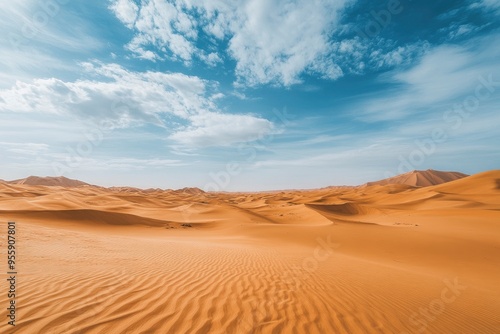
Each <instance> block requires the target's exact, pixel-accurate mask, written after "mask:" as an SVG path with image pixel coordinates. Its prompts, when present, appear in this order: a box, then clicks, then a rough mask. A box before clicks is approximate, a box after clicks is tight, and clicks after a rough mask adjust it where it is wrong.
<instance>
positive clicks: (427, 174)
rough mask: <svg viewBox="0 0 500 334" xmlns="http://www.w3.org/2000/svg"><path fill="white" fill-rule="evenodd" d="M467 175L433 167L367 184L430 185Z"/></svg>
mask: <svg viewBox="0 0 500 334" xmlns="http://www.w3.org/2000/svg"><path fill="white" fill-rule="evenodd" d="M466 176H468V175H467V174H463V173H458V172H442V171H437V170H432V169H428V170H414V171H411V172H408V173H405V174H401V175H397V176H394V177H390V178H387V179H384V180H380V181H376V182H368V183H367V184H366V185H367V186H372V185H386V184H406V185H409V186H414V187H428V186H434V185H437V184H441V183H446V182H450V181H454V180H458V179H461V178H464V177H466Z"/></svg>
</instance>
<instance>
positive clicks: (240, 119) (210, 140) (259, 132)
mask: <svg viewBox="0 0 500 334" xmlns="http://www.w3.org/2000/svg"><path fill="white" fill-rule="evenodd" d="M191 122H192V123H191V125H190V126H189V127H187V128H186V129H184V130H182V131H179V132H177V133H175V134H173V135H172V136H170V138H172V139H174V140H176V141H178V142H179V143H181V144H184V145H186V146H195V147H199V146H227V145H228V144H231V143H233V142H235V141H236V142H252V141H255V140H258V139H260V138H262V137H264V136H266V135H269V134H271V133H273V132H274V131H275V129H274V125H273V123H271V122H270V121H268V120H266V119H262V118H257V117H254V116H249V115H231V114H221V113H214V112H210V113H205V114H200V115H196V116H193V117H192V118H191Z"/></svg>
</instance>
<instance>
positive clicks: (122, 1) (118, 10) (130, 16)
mask: <svg viewBox="0 0 500 334" xmlns="http://www.w3.org/2000/svg"><path fill="white" fill-rule="evenodd" d="M110 9H111V10H112V11H113V12H114V13H115V14H116V17H117V18H118V19H119V20H120V21H122V22H123V23H124V24H125V25H126V26H127V27H128V28H132V27H133V26H134V23H135V20H136V19H137V14H138V11H139V7H137V5H136V4H135V2H133V1H131V0H117V1H116V2H114V3H112V4H111V6H110Z"/></svg>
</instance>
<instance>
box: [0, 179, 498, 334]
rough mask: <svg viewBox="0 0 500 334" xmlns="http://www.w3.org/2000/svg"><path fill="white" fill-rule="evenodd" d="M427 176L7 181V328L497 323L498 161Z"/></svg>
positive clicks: (3, 188) (417, 327)
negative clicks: (305, 185) (301, 187)
mask: <svg viewBox="0 0 500 334" xmlns="http://www.w3.org/2000/svg"><path fill="white" fill-rule="evenodd" d="M431 174H432V175H433V176H432V177H431V176H429V175H430V174H427V176H426V178H424V179H422V178H420V177H415V178H411V177H409V176H408V175H407V176H401V178H400V180H403V181H402V182H401V183H402V184H381V183H373V184H370V185H366V186H363V187H339V188H335V187H331V188H324V189H319V190H311V191H277V192H266V193H234V194H232V193H205V192H203V191H201V190H199V189H196V188H186V189H181V190H177V191H175V190H161V189H149V190H140V189H134V188H126V187H120V188H109V189H107V188H101V187H95V186H89V185H86V186H84V187H80V186H76V187H75V186H71V185H69V184H68V183H64V182H63V180H61V181H60V182H59V181H57V182H55V183H54V182H52V181H51V182H49V183H50V185H48V186H47V185H43V184H42V183H43V181H40V180H38V181H37V183H38V184H35V185H30V184H28V183H0V219H1V220H2V221H3V222H6V221H10V220H15V221H16V222H17V233H18V234H17V236H18V247H19V260H18V262H19V274H18V277H19V286H18V291H19V296H18V323H17V326H16V328H15V331H12V329H11V328H10V327H9V326H7V325H6V321H3V322H2V323H0V332H2V333H13V332H15V333H199V334H202V333H399V334H403V333H446V334H448V333H474V334H475V333H499V332H500V316H499V313H498V310H499V309H500V288H499V287H498V280H499V279H500V265H499V260H498V259H500V239H499V238H498V236H499V235H500V171H498V170H497V171H490V172H486V173H481V174H477V175H473V176H468V177H461V175H448V176H447V175H445V174H440V173H436V172H432V173H431ZM437 176H439V177H438V178H437ZM405 180H406V181H405ZM445 181H446V183H443V182H445ZM408 182H409V183H408ZM431 183H432V185H431ZM438 183H439V184H438ZM63 184H66V185H63ZM71 184H73V183H71ZM434 184H437V185H434ZM424 185H425V186H424ZM0 237H1V238H2V240H1V241H2V243H1V244H2V245H4V244H5V233H1V234H0ZM5 251H6V249H5V247H1V252H2V254H1V257H2V258H5V256H6V255H5V254H4V252H5ZM2 284H3V285H0V289H2V291H6V290H5V289H6V285H5V284H6V282H5V280H4V282H3V283H2ZM7 302H8V300H7V295H6V294H5V293H1V294H0V305H7ZM2 307H3V306H2ZM4 309H5V308H4ZM4 313H5V311H4ZM4 318H5V316H4Z"/></svg>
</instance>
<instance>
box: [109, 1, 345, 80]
mask: <svg viewBox="0 0 500 334" xmlns="http://www.w3.org/2000/svg"><path fill="white" fill-rule="evenodd" d="M347 2H348V0H339V1H332V0H313V1H311V0H298V1H290V0H279V1H274V2H273V1H267V0H251V1H243V0H239V1H229V0H217V1H213V0H212V1H208V0H200V1H191V0H177V1H167V0H144V1H142V3H141V6H140V7H139V8H136V7H135V6H136V5H135V4H133V3H132V2H131V1H130V0H115V1H114V2H112V5H111V6H110V9H111V10H112V11H113V12H114V13H115V15H116V16H117V18H118V19H120V21H122V22H123V23H124V24H125V25H126V26H127V27H129V28H130V29H133V30H134V32H135V37H134V38H133V39H132V41H131V42H130V43H129V44H128V46H127V48H128V49H130V50H131V51H132V52H133V53H135V54H136V56H137V57H139V58H143V59H149V60H155V59H161V58H162V57H163V56H167V57H172V58H174V59H178V60H181V61H183V62H184V63H186V64H190V63H191V62H192V60H193V58H198V59H200V60H202V61H204V62H206V63H207V64H209V65H211V66H214V65H216V64H217V63H218V62H221V57H220V55H219V54H217V53H214V52H208V53H207V52H206V51H204V50H201V49H199V48H198V47H197V46H196V43H197V41H198V40H199V38H200V37H199V30H201V31H203V32H204V33H205V34H208V35H209V37H210V38H212V39H213V41H217V40H218V41H221V40H228V41H229V44H228V49H227V50H225V52H226V53H227V54H228V55H229V56H230V57H232V58H233V59H234V60H236V69H235V71H236V75H237V77H238V80H237V82H238V84H241V85H250V86H253V85H258V84H268V83H272V84H280V85H285V86H289V85H292V84H295V83H299V82H301V75H303V74H304V73H306V72H312V73H317V74H319V75H320V76H322V77H324V78H326V79H336V78H338V77H340V76H342V74H343V73H342V70H341V69H340V68H339V66H338V65H337V64H336V63H335V62H334V61H332V59H331V57H329V54H330V52H331V48H330V47H331V46H330V43H329V38H330V34H331V33H332V31H333V30H334V29H335V27H336V24H337V22H338V20H339V11H340V10H342V9H343V8H344V6H345V4H346V3H347ZM136 14H137V15H136ZM151 48H153V49H151Z"/></svg>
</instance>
